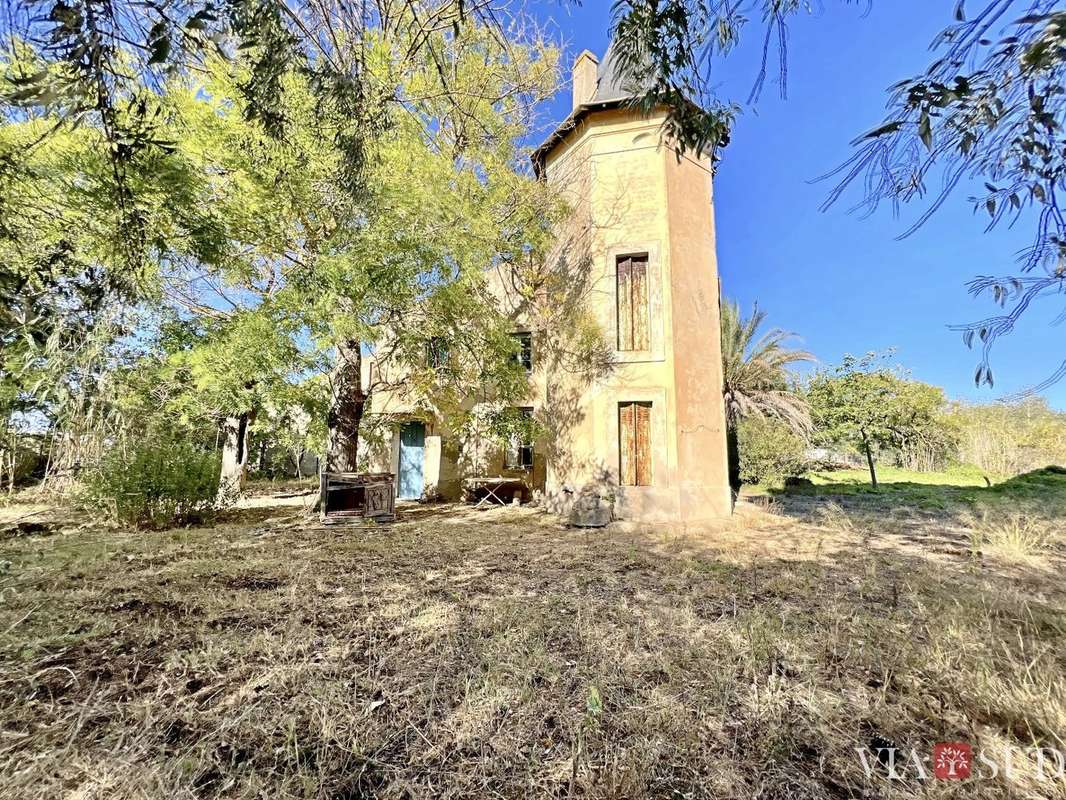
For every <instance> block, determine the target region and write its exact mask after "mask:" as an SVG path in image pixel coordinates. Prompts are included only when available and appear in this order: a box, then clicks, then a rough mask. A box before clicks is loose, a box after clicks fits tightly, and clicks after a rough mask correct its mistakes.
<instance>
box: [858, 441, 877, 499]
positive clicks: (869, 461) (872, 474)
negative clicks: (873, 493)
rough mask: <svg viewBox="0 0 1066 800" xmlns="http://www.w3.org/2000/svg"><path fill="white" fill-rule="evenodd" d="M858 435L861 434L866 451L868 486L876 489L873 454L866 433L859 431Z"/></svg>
mask: <svg viewBox="0 0 1066 800" xmlns="http://www.w3.org/2000/svg"><path fill="white" fill-rule="evenodd" d="M859 433H861V434H862V446H863V449H865V450H866V463H867V464H868V465H869V466H870V484H871V485H872V486H873V487H874V488H875V489H876V488H877V471H876V470H875V469H874V454H873V452H872V451H871V450H870V439H869V437H867V435H866V431H865V430H862V429H861V428H860V429H859Z"/></svg>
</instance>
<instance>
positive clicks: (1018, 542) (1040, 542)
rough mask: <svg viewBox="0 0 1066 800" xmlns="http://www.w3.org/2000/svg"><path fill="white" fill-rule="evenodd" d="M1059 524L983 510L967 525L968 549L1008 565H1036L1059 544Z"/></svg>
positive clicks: (1030, 515)
mask: <svg viewBox="0 0 1066 800" xmlns="http://www.w3.org/2000/svg"><path fill="white" fill-rule="evenodd" d="M1062 524H1063V523H1062V520H1049V519H1045V518H1043V517H1041V516H1040V515H1038V514H1037V513H1035V512H1025V511H1013V512H992V511H987V510H985V511H982V512H981V513H980V514H979V515H977V516H976V517H975V518H974V520H973V521H972V522H971V523H970V528H971V531H972V533H971V547H972V549H973V552H974V554H975V555H977V556H981V555H984V554H986V553H987V554H990V555H992V556H994V557H998V558H1002V559H1004V560H1007V561H1012V562H1022V563H1039V562H1040V561H1042V560H1043V558H1044V557H1045V556H1046V555H1048V554H1049V553H1052V552H1054V551H1055V549H1057V546H1058V545H1060V544H1061V539H1062V536H1063V534H1064V532H1063V529H1062Z"/></svg>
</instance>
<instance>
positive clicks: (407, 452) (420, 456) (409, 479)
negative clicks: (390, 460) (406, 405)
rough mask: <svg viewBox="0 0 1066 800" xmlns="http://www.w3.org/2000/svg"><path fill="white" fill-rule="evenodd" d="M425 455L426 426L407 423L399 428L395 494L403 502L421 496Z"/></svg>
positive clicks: (418, 423) (417, 423)
mask: <svg viewBox="0 0 1066 800" xmlns="http://www.w3.org/2000/svg"><path fill="white" fill-rule="evenodd" d="M425 454H426V426H425V424H424V423H421V422H408V423H406V424H405V425H404V426H403V427H402V428H400V463H399V467H398V472H399V475H397V476H396V479H397V482H398V489H397V494H398V495H399V496H400V497H401V498H403V499H404V500H417V499H418V498H420V497H421V496H422V486H423V478H422V464H423V462H424V460H425Z"/></svg>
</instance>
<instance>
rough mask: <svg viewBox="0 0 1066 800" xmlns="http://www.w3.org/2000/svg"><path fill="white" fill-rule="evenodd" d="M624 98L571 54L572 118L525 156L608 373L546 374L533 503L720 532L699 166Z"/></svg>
mask: <svg viewBox="0 0 1066 800" xmlns="http://www.w3.org/2000/svg"><path fill="white" fill-rule="evenodd" d="M631 96H632V94H631V92H628V91H627V90H626V88H625V87H624V86H623V85H622V84H621V82H620V81H619V80H618V78H617V76H616V75H615V72H614V69H613V59H612V58H611V54H610V50H609V51H608V54H607V56H606V57H605V58H604V62H603V63H602V64H601V63H600V62H599V61H598V60H597V59H596V57H595V56H594V55H592V54H591V53H589V52H588V51H585V52H583V53H582V54H581V55H580V56H578V58H577V60H576V62H575V64H574V68H573V106H572V110H571V112H570V114H569V115H568V117H567V118H566V119H565V120H564V121H563V122H562V123H561V124H560V125H559V126H558V127H557V128H556V129H555V131H554V132H553V133H552V134H551V136H550V137H548V139H547V140H546V141H545V142H544V144H542V145H541V146H540V147H539V148H538V149H537V150H536V152H535V153H534V165H535V168H536V170H537V172H538V174H539V175H540V176H541V177H542V178H543V179H544V180H546V181H548V183H549V184H552V185H554V186H556V187H558V188H559V189H561V190H562V192H563V194H564V195H565V197H566V198H567V201H568V205H569V208H570V209H571V211H572V214H571V218H570V219H569V221H568V223H567V225H566V229H565V230H563V231H560V232H559V233H560V235H559V244H558V253H557V254H556V256H555V258H556V260H557V261H558V262H559V263H563V264H565V265H566V269H568V270H570V273H569V278H570V282H571V286H572V287H573V288H574V291H575V292H579V293H580V294H581V302H582V303H583V306H584V307H585V308H587V309H588V312H589V313H590V314H591V316H592V317H593V318H594V319H595V320H596V322H597V324H598V327H599V328H600V329H601V330H602V331H603V332H604V334H605V335H606V336H607V337H608V339H609V340H610V342H611V349H612V350H613V353H612V355H613V358H612V360H613V362H614V364H613V366H612V368H611V369H610V370H608V371H606V372H604V373H603V374H601V375H597V376H595V377H593V378H591V379H578V378H577V377H575V376H573V375H572V374H570V372H569V371H567V370H564V369H553V368H552V366H551V365H548V366H547V368H546V369H545V375H544V383H543V385H542V387H540V389H541V390H542V391H543V395H542V400H543V408H544V410H543V416H544V418H545V419H546V420H547V421H548V423H549V426H550V428H551V437H550V438H551V442H550V444H549V447H548V450H549V452H548V454H547V459H546V474H545V496H546V497H547V498H548V501H549V505H551V506H554V507H556V508H557V509H558V510H565V507H566V505H567V504H568V503H572V502H573V501H574V499H575V498H577V497H580V496H581V494H582V493H583V492H584V493H588V492H594V493H598V494H599V495H600V496H601V497H603V498H607V499H610V500H611V501H613V503H614V510H615V516H616V517H618V518H621V519H629V520H635V521H644V522H660V521H661V522H698V521H705V520H710V519H716V518H721V517H723V516H727V515H728V514H729V513H730V512H731V505H732V504H731V496H730V490H729V481H728V468H727V457H726V432H725V415H724V408H723V401H722V358H721V338H720V330H719V287H718V268H717V260H716V257H715V236H714V214H713V200H712V186H711V184H712V169H711V160H710V158H709V157H703V158H698V157H694V156H693V155H692V154H686V155H685V156H683V157H681V158H678V156H677V153H676V151H675V150H674V149H673V147H672V146H671V144H670V142H669V141H668V140H666V139H665V138H664V135H663V132H662V122H663V120H664V119H665V117H666V110H665V109H657V110H655V111H653V112H652V113H651V114H649V115H642V114H641V113H640V112H638V111H637V110H634V109H630V108H628V107H627V102H628V100H629V99H630V98H631ZM538 393H539V392H538ZM538 405H539V404H538Z"/></svg>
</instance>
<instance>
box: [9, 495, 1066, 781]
mask: <svg viewBox="0 0 1066 800" xmlns="http://www.w3.org/2000/svg"><path fill="white" fill-rule="evenodd" d="M304 499H305V498H299V497H296V498H285V499H271V498H257V499H256V500H255V501H253V502H251V503H249V504H248V506H247V507H245V508H243V509H240V510H238V511H236V512H233V513H232V514H231V515H230V516H229V518H228V519H226V520H225V521H223V522H222V523H221V524H218V525H216V526H215V527H211V528H191V529H183V530H174V531H168V532H162V533H135V532H130V531H124V530H115V529H111V528H108V527H105V526H100V525H95V524H88V523H84V520H83V517H82V516H81V515H80V514H79V513H78V512H76V511H70V510H68V511H56V510H48V509H33V508H29V507H26V506H18V505H15V506H10V507H8V508H5V509H0V530H6V533H0V537H3V538H0V573H2V574H0V600H2V603H0V796H2V797H10V798H71V799H73V798H79V800H82V799H83V800H89V798H108V799H109V800H110V798H140V797H151V798H213V797H223V798H253V797H257V798H258V797H261V798H288V797H294V798H295V797H300V798H329V799H330V800H334V799H335V800H342V799H343V800H351V799H353V798H371V797H381V798H401V797H413V798H423V797H426V798H453V797H468V798H482V797H485V798H490V797H508V798H523V797H557V798H568V797H596V798H645V797H647V798H690V797H693V798H694V797H706V798H845V797H854V798H882V797H883V798H914V797H922V798H926V797H928V798H940V797H977V798H993V797H996V798H998V797H1008V796H1017V797H1062V796H1064V794H1066V781H1064V780H1062V779H1059V780H1049V781H1037V780H1036V779H1035V777H1034V776H1033V774H1032V770H1031V767H1032V766H1033V764H1032V763H1029V762H1027V761H1026V758H1027V756H1026V755H1025V753H1023V752H1022V750H1023V749H1024V748H1030V747H1033V746H1035V745H1041V746H1045V747H1057V748H1060V749H1063V750H1066V742H1064V741H1063V739H1064V736H1066V676H1064V674H1066V673H1064V663H1066V617H1064V614H1063V610H1064V608H1066V585H1064V583H1063V580H1062V575H1063V554H1064V549H1066V548H1064V542H1063V537H1062V536H1061V535H1060V534H1061V531H1060V529H1059V520H1058V518H1057V517H1056V516H1054V515H1048V514H1046V513H1045V514H1043V515H1041V512H1040V509H1039V508H1038V509H1037V510H1036V511H1033V510H1024V511H1022V512H1018V511H1013V512H1012V513H1024V514H1026V515H1028V516H1025V518H1024V519H1026V520H1029V521H1031V522H1032V524H1033V525H1036V526H1037V528H1039V531H1040V532H1042V533H1041V535H1042V536H1043V538H1042V539H1040V542H1039V543H1038V544H1036V545H1033V547H1030V548H1029V549H1027V550H1026V551H1025V552H1024V553H1021V554H1018V553H1012V552H1009V551H1008V550H1004V551H1003V552H997V551H995V549H994V548H991V547H990V546H988V543H989V542H990V541H991V540H990V539H989V537H988V535H986V533H982V531H987V530H992V531H993V533H994V531H995V516H994V515H995V514H996V513H1000V512H999V511H993V512H991V513H992V516H989V513H985V514H984V516H981V513H982V512H981V511H980V510H978V511H974V509H972V508H965V509H957V510H952V511H950V512H928V511H923V510H920V509H913V508H908V507H900V506H898V505H896V506H894V507H889V506H888V505H886V504H882V505H880V506H878V505H871V504H870V503H869V502H868V500H867V499H863V501H862V502H861V503H857V502H855V498H847V497H841V498H832V497H816V498H812V497H792V498H790V497H782V498H779V499H778V500H777V501H776V502H774V503H773V504H772V507H771V508H770V510H765V509H761V508H758V507H756V506H755V505H750V504H742V506H741V507H740V509H739V513H738V515H737V516H736V517H735V518H734V519H733V520H732V521H730V522H729V523H728V524H725V525H723V526H722V527H721V528H720V529H716V530H688V531H683V532H679V531H672V532H665V531H660V530H655V529H648V530H643V531H637V532H615V531H588V532H585V531H577V530H572V529H567V528H565V527H563V526H562V525H561V524H560V523H559V522H558V520H556V519H554V518H552V517H549V516H545V515H541V514H538V513H537V512H536V511H534V510H532V509H512V508H498V509H493V510H489V511H485V512H475V511H471V510H470V509H467V508H463V507H456V506H432V507H418V508H413V509H409V510H408V511H407V512H406V513H405V514H404V515H403V519H402V521H401V522H399V523H397V524H395V525H392V526H382V527H380V528H378V529H370V530H363V529H323V528H321V527H319V526H317V525H316V524H315V523H314V521H313V520H310V519H309V518H308V517H307V516H306V515H305V514H304V512H303V509H302V508H301V505H300V504H301V502H302V500H304ZM34 510H36V511H38V512H39V513H37V514H36V515H35V516H32V517H29V518H27V519H24V520H22V523H21V527H17V526H15V525H12V524H11V522H12V521H13V520H16V519H18V518H19V517H21V516H24V515H26V514H29V513H30V512H32V511H34ZM1004 519H1006V517H1004ZM4 520H6V521H7V522H8V525H7V527H6V529H5V528H4V525H3V522H4ZM1034 520H1035V521H1034ZM27 522H33V523H36V525H27V524H26V523H27ZM1026 524H1029V523H1028V522H1027V523H1026ZM982 526H984V527H982ZM990 526H991V527H990ZM1041 526H1042V527H1041ZM993 538H994V536H993ZM883 740H892V741H893V742H894V743H895V744H896V745H898V746H899V747H900V748H903V749H905V751H906V752H909V749H910V748H915V749H916V750H917V751H918V752H919V754H920V755H923V756H928V755H929V752H930V749H931V747H932V745H933V743H935V742H938V741H944V740H947V741H956V740H957V741H966V742H970V743H972V744H973V746H974V747H975V748H976V749H978V750H980V751H981V752H983V753H988V754H992V755H993V757H998V754H999V753H1000V752H1002V751H1003V749H1004V748H1012V749H1013V750H1012V752H1015V751H1016V752H1015V755H1014V758H1015V761H1016V762H1017V763H1016V770H1015V774H1014V775H1013V776H1012V777H1010V778H1007V777H1005V776H1004V775H1002V774H1001V775H999V776H997V777H996V778H991V777H987V776H986V777H977V778H971V779H970V780H968V781H966V782H964V783H953V782H945V781H937V780H933V779H931V778H930V779H929V780H925V781H923V780H920V779H919V778H918V777H917V775H916V774H915V771H914V770H910V771H908V772H906V773H905V774H904V776H903V779H902V780H898V781H890V780H888V779H887V776H886V775H885V769H884V768H883V767H882V766H881V765H879V764H876V763H874V768H873V772H872V774H871V775H870V776H867V775H866V773H865V772H864V769H863V764H862V760H861V758H860V756H859V754H858V753H857V752H856V748H858V749H860V750H863V751H864V754H869V753H870V752H871V751H870V749H869V748H871V747H876V746H879V745H881V746H884V742H883ZM901 758H902V756H901ZM1030 760H1031V759H1030ZM873 761H874V762H876V755H874V756H873ZM1051 766H1053V765H1049V766H1048V769H1049V771H1050V769H1051ZM927 767H931V764H929V763H927ZM1023 767H1025V768H1026V769H1023Z"/></svg>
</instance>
